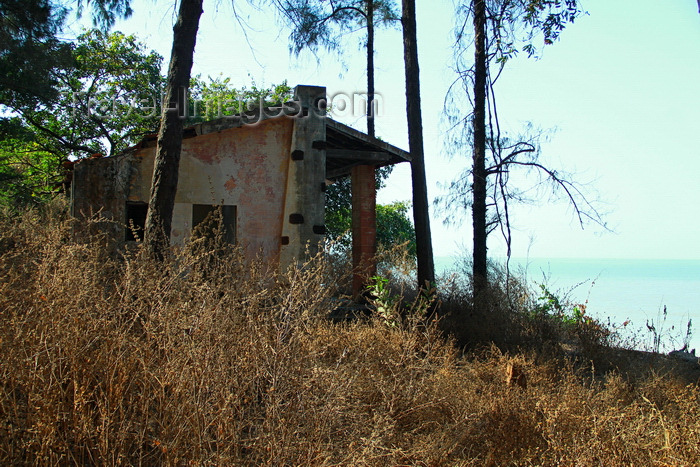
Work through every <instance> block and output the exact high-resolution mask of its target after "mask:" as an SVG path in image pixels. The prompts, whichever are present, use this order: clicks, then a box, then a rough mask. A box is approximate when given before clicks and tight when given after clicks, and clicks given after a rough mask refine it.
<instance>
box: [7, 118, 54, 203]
mask: <svg viewBox="0 0 700 467" xmlns="http://www.w3.org/2000/svg"><path fill="white" fill-rule="evenodd" d="M19 126H20V123H19V122H18V121H17V119H10V120H7V121H0V207H1V208H4V209H9V210H10V211H12V212H18V211H20V210H21V209H22V208H25V207H27V206H30V205H37V204H41V203H44V202H46V201H48V200H49V199H51V197H52V196H53V195H54V193H55V192H56V191H58V190H59V189H60V187H61V181H62V176H61V172H60V166H61V161H60V159H58V158H56V157H55V156H54V155H52V154H50V153H47V152H45V151H41V149H40V148H39V147H38V145H37V144H36V143H35V142H33V141H31V137H30V136H29V135H27V134H26V132H25V133H23V132H22V131H21V129H18V127H19Z"/></svg>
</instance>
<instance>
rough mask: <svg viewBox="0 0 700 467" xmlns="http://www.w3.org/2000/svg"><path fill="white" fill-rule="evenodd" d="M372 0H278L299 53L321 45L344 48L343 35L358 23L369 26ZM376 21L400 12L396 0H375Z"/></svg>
mask: <svg viewBox="0 0 700 467" xmlns="http://www.w3.org/2000/svg"><path fill="white" fill-rule="evenodd" d="M368 3H369V0H330V1H324V0H316V1H309V0H276V4H277V6H278V9H279V11H280V12H281V13H282V14H283V16H284V19H285V20H286V22H287V23H288V24H289V25H290V26H291V28H292V32H291V33H290V36H289V39H290V50H291V51H292V52H293V53H294V54H296V55H298V54H300V53H301V51H302V50H304V49H309V50H310V51H311V52H313V53H314V54H315V53H317V52H318V51H319V49H320V48H325V49H326V50H328V51H334V50H338V49H339V48H340V43H341V38H342V37H343V36H344V35H345V34H347V33H350V32H353V31H355V29H357V28H358V27H361V28H365V27H367V6H368ZM372 6H373V11H374V14H373V16H374V23H375V24H377V25H390V24H393V23H395V22H397V21H398V20H399V18H400V15H399V13H398V11H397V8H396V5H395V3H394V2H393V1H392V0H373V2H372Z"/></svg>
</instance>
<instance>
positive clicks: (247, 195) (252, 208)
mask: <svg viewBox="0 0 700 467" xmlns="http://www.w3.org/2000/svg"><path fill="white" fill-rule="evenodd" d="M293 125H294V121H293V120H292V119H289V118H277V119H271V120H265V121H263V122H260V123H258V124H256V125H249V126H242V127H239V128H230V129H227V130H222V131H220V132H217V133H210V134H206V135H201V136H197V137H194V138H188V139H185V140H183V144H182V155H181V156H180V175H179V181H178V189H177V195H176V196H175V209H174V211H173V224H172V231H171V242H172V243H173V244H175V245H178V244H183V242H184V241H185V239H186V238H188V237H189V236H190V234H191V232H192V225H191V222H192V205H193V204H209V205H221V204H224V205H234V206H236V209H237V222H236V224H237V225H236V237H237V238H238V240H239V244H240V245H242V246H243V247H245V248H246V251H247V252H248V255H249V256H250V257H254V256H255V255H256V254H258V253H259V252H262V253H263V254H264V255H265V256H266V257H268V258H272V257H276V256H277V255H278V254H279V248H280V238H281V236H282V216H283V211H284V202H285V195H286V194H285V189H286V185H287V176H288V171H289V163H290V156H289V154H290V151H289V148H290V144H291V139H292V130H293ZM154 159H155V148H154V147H152V148H146V149H141V150H138V151H137V152H136V154H135V157H134V162H135V163H134V169H135V170H134V171H133V174H132V177H131V183H130V188H129V191H128V200H129V201H143V202H148V199H149V196H150V187H151V177H152V174H153V162H154Z"/></svg>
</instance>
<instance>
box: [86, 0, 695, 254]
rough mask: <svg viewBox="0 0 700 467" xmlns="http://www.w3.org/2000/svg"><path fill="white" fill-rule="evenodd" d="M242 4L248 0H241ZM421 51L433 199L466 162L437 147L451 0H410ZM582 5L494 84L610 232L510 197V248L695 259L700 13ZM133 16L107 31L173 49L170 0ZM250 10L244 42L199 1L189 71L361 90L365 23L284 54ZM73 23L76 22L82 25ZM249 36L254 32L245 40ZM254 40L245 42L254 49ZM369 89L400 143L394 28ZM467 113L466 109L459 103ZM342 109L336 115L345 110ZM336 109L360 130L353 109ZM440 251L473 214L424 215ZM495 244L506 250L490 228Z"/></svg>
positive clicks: (451, 249) (687, 7) (459, 242)
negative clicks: (547, 133) (593, 199)
mask: <svg viewBox="0 0 700 467" xmlns="http://www.w3.org/2000/svg"><path fill="white" fill-rule="evenodd" d="M238 3H242V2H237V5H238ZM417 4H418V5H417V23H418V43H419V63H420V67H421V89H422V91H421V93H422V103H423V125H424V132H425V153H426V165H427V172H428V189H429V196H430V198H431V200H432V199H433V198H434V197H436V196H438V195H439V194H440V193H441V192H442V191H441V190H442V188H440V186H439V185H440V184H443V185H445V184H446V183H448V182H449V181H450V180H451V179H452V178H453V177H454V176H455V175H456V174H458V173H459V172H461V171H462V170H463V169H464V167H466V165H467V164H468V162H469V161H468V160H467V159H466V157H468V156H469V151H468V149H465V151H464V156H463V157H462V158H459V157H456V158H453V159H449V158H447V157H445V155H444V154H445V150H444V144H443V132H444V130H445V128H446V124H445V122H444V120H443V119H442V116H441V115H442V108H443V101H444V98H445V92H446V89H447V85H448V84H449V83H450V82H451V81H452V79H453V75H452V72H451V71H450V69H449V66H450V60H451V49H450V46H451V40H452V32H451V31H452V28H453V26H454V24H453V22H454V13H453V8H454V7H453V3H452V1H449V0H430V1H426V0H417ZM582 6H583V8H584V9H585V10H587V11H588V13H589V15H587V16H583V17H581V18H580V19H579V20H577V21H576V23H575V24H573V25H570V26H569V27H567V29H566V30H565V31H564V32H563V33H562V35H561V39H560V40H559V41H558V42H557V43H555V44H554V45H553V46H548V47H547V48H546V49H545V50H544V52H543V58H542V59H540V60H534V59H526V58H525V57H524V56H523V58H521V59H517V60H516V61H514V62H512V63H510V64H509V65H508V67H507V69H506V71H505V72H504V74H503V75H502V77H501V80H500V81H499V83H498V87H497V93H498V94H497V99H498V103H499V114H500V116H501V119H502V120H503V123H504V125H505V126H506V127H508V128H510V129H512V130H513V131H514V132H517V131H519V130H520V129H521V128H522V126H523V125H524V124H525V123H526V122H528V121H529V122H532V123H533V124H534V125H535V126H537V127H541V128H543V129H550V128H556V130H557V131H556V133H554V135H553V137H552V138H551V141H550V142H549V143H547V144H545V145H543V146H542V154H543V158H544V160H545V161H546V162H548V163H549V164H550V165H552V166H553V167H554V168H557V169H562V170H565V171H573V172H576V173H577V174H578V179H579V180H581V181H590V182H591V184H590V187H591V189H595V190H596V191H597V192H598V197H599V198H600V199H601V200H602V201H603V202H604V205H602V209H603V210H604V211H606V212H608V214H607V216H606V218H605V219H606V221H607V222H608V224H609V226H610V227H612V228H613V229H614V233H608V232H603V231H601V229H600V228H599V227H596V226H595V225H590V226H587V227H586V229H585V230H583V231H582V230H581V229H580V227H579V226H578V224H577V222H576V221H575V219H574V218H573V217H572V213H571V210H570V209H567V207H566V205H565V204H562V203H560V204H551V203H550V202H549V199H547V198H545V199H543V200H542V202H541V203H540V204H539V205H534V206H523V207H518V208H515V209H514V212H513V214H512V217H513V224H514V226H515V228H516V229H517V230H516V232H515V237H514V244H513V255H514V256H516V257H524V256H530V257H545V258H547V257H549V258H556V257H572V258H580V257H585V258H596V257H601V258H660V259H663V258H676V259H700V246H699V245H698V242H699V241H700V207H699V206H700V184H698V183H697V182H696V179H697V178H698V177H700V92H698V87H699V86H700V14H698V5H697V2H696V0H667V1H665V2H651V1H639V0H637V1H634V0H616V1H610V0H584V1H583V2H582ZM133 8H134V11H135V14H134V17H133V18H132V19H130V20H128V21H122V22H119V23H118V24H117V26H116V27H115V30H121V31H122V32H125V33H133V34H136V35H137V36H138V37H139V38H140V39H141V40H142V41H143V42H145V43H146V44H147V46H148V47H149V48H152V49H155V50H156V51H158V52H159V53H160V54H161V55H163V57H164V59H165V60H164V62H165V66H167V63H168V60H169V58H170V48H171V44H172V24H173V22H174V17H175V16H174V13H173V2H171V1H165V0H136V1H135V2H134V5H133ZM237 8H239V9H240V10H239V12H240V13H242V14H243V15H245V16H246V18H245V22H246V23H247V25H248V29H247V40H246V37H245V36H244V35H243V34H242V27H241V25H240V24H239V23H238V22H236V21H235V20H234V19H233V14H232V7H231V4H230V3H229V2H226V1H223V2H218V7H217V2H212V1H208V0H205V4H204V14H203V15H202V20H201V23H200V31H199V35H198V38H197V47H196V50H195V56H194V62H195V64H194V70H193V73H195V74H197V73H200V74H202V75H203V76H204V77H206V76H207V75H210V76H218V75H223V76H224V77H231V80H232V83H233V84H234V86H237V87H242V86H245V85H248V86H249V85H250V84H251V79H253V80H255V82H256V83H257V84H258V85H259V86H260V85H271V84H277V83H279V82H281V81H283V80H285V79H286V80H287V82H288V83H289V84H290V85H291V86H294V85H296V84H309V85H322V86H326V87H327V89H328V93H329V94H330V95H333V94H335V93H339V92H342V93H346V94H351V93H353V92H364V91H366V77H365V69H364V60H365V58H364V57H365V56H364V51H363V49H361V48H360V44H361V42H362V38H363V35H362V33H359V34H357V35H355V36H352V37H349V38H348V41H347V44H346V49H345V52H346V54H345V55H344V57H343V59H342V62H344V64H345V66H343V63H342V62H341V60H340V59H339V58H338V57H337V56H333V55H328V54H323V55H321V56H320V58H321V63H320V64H317V62H316V60H315V59H314V58H313V57H311V56H310V55H303V56H302V57H299V58H295V57H290V55H289V52H288V36H289V33H288V30H286V29H284V28H283V27H281V26H280V25H279V22H278V21H276V14H275V13H273V12H271V10H269V7H267V8H268V9H266V10H263V11H256V10H253V9H251V8H249V7H238V6H237ZM77 28H78V26H77V25H76V26H75V31H78V29H77ZM247 41H249V43H250V44H248V42H247ZM251 46H252V50H251ZM375 46H376V52H377V55H376V59H375V61H376V66H377V73H376V88H377V92H378V93H379V94H381V95H382V99H383V102H384V107H383V115H382V116H381V117H380V118H378V121H377V135H378V136H380V137H381V138H382V139H384V140H385V141H388V142H390V143H392V144H394V145H397V146H399V147H402V148H404V149H407V148H408V143H407V135H406V129H405V127H406V116H405V100H404V72H403V49H402V43H401V33H400V31H399V30H398V29H393V30H392V29H390V30H386V31H382V32H381V33H379V35H378V37H377V39H376V44H375ZM465 112H468V109H465ZM339 119H341V118H339ZM341 120H342V121H344V122H345V123H349V124H351V125H353V126H355V127H356V128H358V129H360V130H363V131H364V130H365V129H366V126H365V122H364V120H363V119H362V118H360V117H352V116H350V117H346V118H342V119H341ZM409 199H410V168H409V167H408V166H407V165H405V166H404V167H397V168H396V170H395V171H394V174H393V175H392V176H391V178H390V179H389V183H388V187H387V188H386V189H384V190H382V191H381V192H380V194H379V201H380V202H384V203H387V202H391V201H394V200H409ZM432 230H433V245H434V251H435V255H436V256H451V255H454V254H456V253H460V252H463V250H464V248H463V247H465V246H466V249H467V250H470V246H469V245H470V243H471V220H470V213H468V212H466V213H465V216H464V222H463V224H462V225H461V226H459V227H449V228H448V227H445V226H443V224H442V217H441V216H440V215H438V214H435V213H433V215H432ZM489 246H490V253H491V254H492V255H494V256H498V255H503V254H504V252H505V247H504V244H503V241H502V240H501V239H500V238H499V237H497V236H496V235H495V234H494V236H493V238H491V240H490V243H489Z"/></svg>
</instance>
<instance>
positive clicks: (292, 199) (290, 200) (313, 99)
mask: <svg viewBox="0 0 700 467" xmlns="http://www.w3.org/2000/svg"><path fill="white" fill-rule="evenodd" d="M325 99H326V88H325V87H320V86H297V87H296V88H295V89H294V101H295V102H296V103H297V105H299V106H300V107H301V110H300V112H299V115H297V116H296V117H294V119H295V120H294V130H293V132H292V142H291V147H290V148H289V158H290V160H289V169H288V173H287V186H286V192H285V206H284V215H283V216H284V217H283V219H282V238H281V239H280V244H281V246H280V267H281V268H283V269H284V268H286V267H288V266H289V265H291V264H295V263H298V262H301V261H303V260H304V259H305V256H306V251H307V249H308V251H309V253H310V254H311V255H313V254H315V253H316V252H317V251H318V245H319V243H320V242H322V241H323V239H324V235H325V222H324V221H325V186H326V185H325V181H326V150H325V148H326V120H325V119H326V116H325V102H326V101H325Z"/></svg>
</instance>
